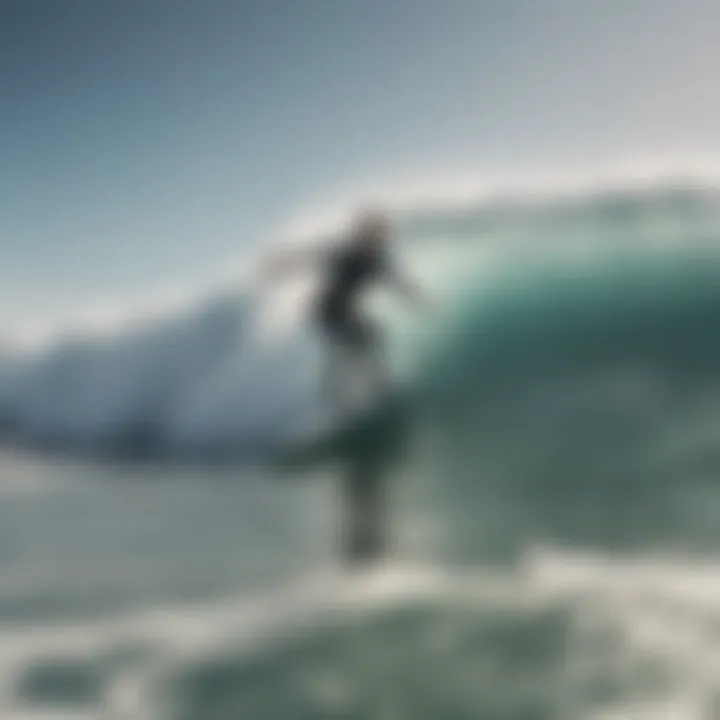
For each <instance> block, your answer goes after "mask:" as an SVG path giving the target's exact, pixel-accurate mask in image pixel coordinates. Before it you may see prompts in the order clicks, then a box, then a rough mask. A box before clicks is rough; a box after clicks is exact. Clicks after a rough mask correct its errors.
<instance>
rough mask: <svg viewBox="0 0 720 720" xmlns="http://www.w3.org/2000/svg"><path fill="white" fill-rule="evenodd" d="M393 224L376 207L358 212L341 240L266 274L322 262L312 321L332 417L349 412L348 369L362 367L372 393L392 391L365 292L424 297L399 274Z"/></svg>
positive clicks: (290, 255)
mask: <svg viewBox="0 0 720 720" xmlns="http://www.w3.org/2000/svg"><path fill="white" fill-rule="evenodd" d="M389 239H390V222H389V220H388V218H387V216H386V215H385V214H384V213H382V212H380V211H378V210H374V209H365V210H362V211H360V212H359V213H358V214H357V215H356V217H355V219H354V221H353V223H352V226H351V228H350V230H349V232H348V233H347V235H346V237H345V238H343V241H342V242H340V243H337V244H334V245H333V246H332V247H324V248H322V249H321V250H317V249H315V250H312V251H308V250H297V251H295V252H285V253H283V254H280V255H278V256H275V257H273V258H271V260H270V262H269V264H268V266H267V268H266V269H267V270H268V272H269V274H270V275H272V276H277V275H280V274H284V273H285V272H286V271H288V270H297V269H299V268H301V267H303V266H307V265H308V264H316V265H317V264H319V265H320V269H321V270H322V271H323V275H324V281H323V285H322V289H321V292H320V294H319V297H318V298H317V300H316V304H315V311H314V322H315V325H316V327H317V328H318V330H319V332H320V335H321V337H322V338H323V340H324V343H325V345H326V347H327V350H328V351H327V364H326V368H325V370H324V382H323V388H324V395H325V398H326V401H327V404H328V408H329V410H330V411H331V413H332V414H333V415H334V416H336V417H337V416H338V415H340V414H342V412H344V411H346V410H347V401H348V399H347V394H348V383H347V382H345V378H346V372H345V371H346V369H347V367H348V366H349V365H355V364H357V363H358V362H359V363H363V364H364V365H365V367H366V369H367V370H368V372H369V377H370V378H371V379H372V387H373V391H374V392H378V393H380V394H383V393H386V392H387V391H388V390H389V370H388V363H387V354H386V352H385V347H384V342H383V338H382V332H381V329H380V327H379V326H378V324H377V323H376V322H374V321H373V320H372V319H371V318H369V317H368V316H367V315H366V314H365V313H363V312H362V310H361V307H360V306H361V298H362V296H363V291H364V290H365V289H366V288H367V287H368V286H370V285H371V284H373V283H376V282H381V283H384V284H387V285H390V286H392V287H394V288H395V289H397V290H398V291H399V292H400V293H401V294H402V295H404V296H405V297H406V298H408V299H409V300H410V301H412V302H413V303H414V304H425V303H426V298H425V297H424V295H423V294H422V293H421V292H420V290H419V289H418V288H417V286H416V285H415V284H413V283H411V282H410V281H409V280H408V279H407V278H405V277H404V275H402V274H401V273H400V272H398V270H397V268H396V266H395V265H394V264H393V262H392V261H391V259H390V252H389Z"/></svg>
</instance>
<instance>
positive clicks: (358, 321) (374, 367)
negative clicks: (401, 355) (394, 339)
mask: <svg viewBox="0 0 720 720" xmlns="http://www.w3.org/2000/svg"><path fill="white" fill-rule="evenodd" d="M353 325H354V327H353V337H354V347H355V348H356V353H357V355H358V357H359V358H360V360H361V362H362V363H363V365H364V367H365V369H366V372H368V373H369V376H370V378H371V379H372V387H373V390H374V392H379V393H381V394H384V393H386V392H388V391H389V389H390V369H389V367H388V362H387V355H386V352H385V342H384V338H383V333H382V330H381V329H380V326H379V325H378V324H377V323H376V322H373V321H372V320H370V319H369V318H367V317H360V316H356V317H354V318H353Z"/></svg>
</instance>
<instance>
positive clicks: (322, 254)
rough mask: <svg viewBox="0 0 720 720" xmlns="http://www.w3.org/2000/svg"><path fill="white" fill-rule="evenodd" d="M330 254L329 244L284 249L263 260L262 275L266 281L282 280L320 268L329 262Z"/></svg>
mask: <svg viewBox="0 0 720 720" xmlns="http://www.w3.org/2000/svg"><path fill="white" fill-rule="evenodd" d="M329 254H330V249H329V247H328V245H327V244H323V245H312V246H308V245H303V246H299V247H293V248H282V249H280V250H276V251H275V252H273V253H271V254H270V255H269V256H267V257H266V258H265V259H264V260H263V262H262V263H261V267H260V275H261V278H262V279H263V280H265V281H275V280H281V279H283V278H284V277H286V276H287V275H290V274H293V273H296V272H305V271H308V270H312V269H314V268H316V267H318V266H319V265H321V264H323V263H325V262H326V261H327V258H328V256H329Z"/></svg>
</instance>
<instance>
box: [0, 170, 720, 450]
mask: <svg viewBox="0 0 720 720" xmlns="http://www.w3.org/2000/svg"><path fill="white" fill-rule="evenodd" d="M663 224H664V225H665V226H667V225H668V224H670V225H671V226H672V232H673V234H675V235H676V236H677V237H678V238H680V239H682V240H684V239H685V236H686V235H688V236H690V237H692V236H693V234H694V235H698V234H699V235H700V236H701V239H702V236H704V235H707V234H712V233H713V232H714V231H716V230H718V229H720V192H719V191H718V190H716V189H713V188H710V187H703V186H692V185H691V184H686V185H685V186H683V187H671V186H669V185H663V186H658V187H655V188H645V189H643V190H633V191H624V192H623V191H620V190H618V189H617V188H615V187H612V188H610V189H608V190H606V191H602V192H599V193H597V194H596V195H595V196H592V197H585V198H583V199H578V198H577V197H570V198H566V199H565V200H563V199H562V198H555V199H553V200H552V201H550V200H546V201H544V202H540V201H538V200H537V199H535V200H530V201H527V202H523V201H521V200H518V199H515V200H512V199H506V200H504V201H496V202H494V203H481V204H475V205H474V206H473V205H467V206H465V207H464V208H459V207H456V208H455V209H454V210H451V209H449V208H448V209H444V210H442V209H441V210H438V208H437V207H435V208H432V209H430V210H428V211H427V212H422V211H417V212H415V213H414V214H412V215H409V216H405V217H404V218H403V221H402V223H401V234H402V235H403V238H402V239H403V247H404V248H405V250H406V251H407V252H409V253H412V252H414V249H413V244H412V242H411V241H412V240H414V239H416V238H418V237H422V236H423V235H427V236H430V237H432V238H442V239H446V238H447V237H453V236H457V235H458V234H459V235H460V236H463V237H469V238H478V239H482V240H483V242H482V243H480V242H478V243H477V245H478V248H480V246H483V247H485V246H487V244H488V238H489V242H490V243H491V244H492V245H493V246H497V247H498V248H503V247H507V246H509V245H512V240H513V239H515V238H516V237H517V234H518V228H519V227H522V226H527V228H526V229H525V232H526V233H529V236H530V237H531V238H532V239H533V241H534V242H536V243H537V244H538V245H539V246H542V244H543V243H544V242H545V241H548V242H552V241H553V240H554V239H555V237H556V236H557V234H558V233H562V232H563V231H564V230H565V231H568V234H569V235H570V236H573V233H576V234H579V235H585V236H587V235H592V236H596V237H597V240H598V243H599V244H600V245H602V244H603V243H606V242H607V241H608V240H612V241H614V242H618V241H621V240H622V241H624V242H629V243H632V241H633V238H634V237H636V236H637V237H640V235H642V233H638V231H639V230H646V229H647V227H648V226H649V227H650V229H651V231H652V229H653V228H655V227H656V226H657V227H660V226H663ZM405 241H407V242H405ZM643 242H644V241H638V244H639V245H640V246H642V245H643ZM436 251H437V252H440V253H442V252H445V253H448V254H452V253H453V252H454V248H453V244H452V243H446V242H435V243H434V244H433V252H436ZM444 282H446V283H449V285H450V286H452V277H450V278H445V280H444ZM256 305H257V303H256V298H255V297H253V296H252V295H251V293H250V292H249V291H247V290H245V291H242V292H239V293H235V294H226V295H224V296H221V297H217V298H215V299H211V300H208V301H207V302H205V303H204V304H202V305H201V306H200V307H199V308H196V309H195V310H194V311H192V312H186V313H184V314H180V315H177V316H175V317H171V318H164V319H161V320H156V321H154V322H153V323H150V324H147V323H146V324H143V326H142V327H139V328H131V329H130V330H125V331H123V332H122V333H120V334H118V335H117V336H115V337H112V338H102V339H97V338H96V339H84V340H83V339H77V340H66V341H63V342H60V343H57V344H56V345H54V346H51V347H50V348H46V349H43V350H42V351H41V352H40V353H38V354H36V355H35V356H31V357H25V356H16V355H12V354H8V355H5V356H4V357H0V421H1V422H2V427H3V430H4V431H5V434H6V436H7V437H10V438H12V440H14V441H16V442H21V443H28V444H31V445H37V446H44V447H53V448H55V449H68V450H83V451H91V452H99V451H112V452H117V453H121V454H129V455H149V456H153V455H157V454H159V453H161V454H162V453H167V454H169V455H176V456H177V455H183V454H184V455H186V456H192V455H206V456H213V457H215V458H219V457H222V456H227V455H232V456H234V457H235V456H245V457H247V456H249V455H250V454H251V453H252V452H257V451H263V450H264V451H267V450H268V449H269V448H270V447H271V446H272V445H273V444H274V443H276V442H278V441H279V440H280V439H281V438H282V437H284V436H286V435H287V433H288V432H291V431H293V429H296V428H297V426H298V424H299V423H300V422H301V421H302V419H303V417H304V416H306V414H307V413H308V411H309V410H310V409H311V408H312V406H313V395H314V393H313V387H314V385H313V382H312V379H313V369H312V368H313V363H312V359H313V358H312V353H313V352H314V350H313V347H312V343H309V342H307V338H303V337H297V338H294V339H290V340H288V341H287V342H286V343H285V344H283V345H282V346H280V347H273V348H260V347H258V346H257V345H256V344H255V343H254V342H253V339H252V327H253V319H254V317H255V315H256V311H257V306H256ZM450 352H452V349H450Z"/></svg>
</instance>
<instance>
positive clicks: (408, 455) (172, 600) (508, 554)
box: [0, 185, 720, 720]
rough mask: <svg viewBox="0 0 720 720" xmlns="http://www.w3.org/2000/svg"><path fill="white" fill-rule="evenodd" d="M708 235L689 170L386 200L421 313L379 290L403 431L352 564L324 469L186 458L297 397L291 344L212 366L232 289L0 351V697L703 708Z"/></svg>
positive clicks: (714, 376) (463, 713)
mask: <svg viewBox="0 0 720 720" xmlns="http://www.w3.org/2000/svg"><path fill="white" fill-rule="evenodd" d="M719 237H720V193H718V192H717V191H715V190H713V189H712V188H707V187H700V186H693V185H685V186H683V187H678V186H677V185H673V186H659V187H652V188H644V189H641V190H637V189H636V190H622V189H612V190H605V191H602V190H601V191H597V192H593V193H591V194H588V195H582V196H580V195H575V196H560V197H545V198H542V197H534V198H530V199H528V198H525V199H519V198H514V199H506V200H498V201H495V202H486V203H483V204H474V205H473V204H471V205H467V206H465V207H459V206H456V207H451V208H434V209H432V210H430V209H427V208H426V209H424V210H421V211H417V212H415V214H412V215H410V216H408V217H406V218H405V219H404V222H403V224H402V226H401V227H400V230H399V236H398V249H399V252H400V253H401V254H402V255H403V257H404V261H405V262H406V263H407V265H408V266H409V267H410V268H411V269H412V270H413V272H415V273H416V274H417V275H418V276H419V277H421V278H423V279H424V281H425V282H426V283H427V284H428V285H429V286H431V287H432V288H433V291H434V292H435V293H436V294H437V295H438V297H441V298H442V303H441V304H440V307H439V308H438V310H437V312H436V313H435V314H433V315H432V316H430V317H428V318H427V319H426V320H425V321H423V322H413V321H412V319H410V318H408V317H406V316H403V315H402V314H400V313H399V312H398V311H397V310H394V309H391V308H389V307H387V308H386V307H385V306H381V308H380V309H381V311H382V312H385V313H386V317H387V322H388V324H389V325H390V327H391V329H392V332H391V336H392V338H393V346H392V351H393V360H394V362H395V363H396V370H397V373H398V377H399V378H400V379H401V381H402V382H403V383H404V388H405V390H404V391H405V393H406V396H407V398H408V400H409V402H410V403H411V407H412V415H411V418H412V421H411V422H410V423H409V424H408V426H407V427H403V432H402V435H403V442H402V446H401V447H400V448H399V449H398V452H397V453H394V454H393V458H392V460H393V462H392V464H389V465H388V467H387V468H386V477H387V481H388V489H389V502H390V507H389V517H390V545H389V548H388V554H387V557H385V558H384V559H383V560H382V561H380V562H378V563H377V564H375V565H373V566H368V567H366V568H363V569H362V570H351V569H349V568H346V567H344V566H343V564H342V562H341V561H340V559H339V551H338V542H337V538H338V531H339V526H340V525H341V524H342V513H341V507H340V496H339V480H340V478H339V472H338V470H337V468H334V467H332V466H329V467H322V468H311V469H309V470H307V471H306V472H303V473H302V474H299V473H298V474H296V473H281V472H279V471H277V470H270V469H269V468H268V467H267V465H265V464H263V463H262V462H260V461H258V460H257V457H254V458H253V459H254V460H255V462H254V463H253V464H252V465H250V464H248V463H225V464H217V463H214V464H211V463H209V462H208V463H204V462H203V458H205V459H207V458H209V457H210V456H209V455H198V456H193V463H191V464H188V463H186V462H185V460H186V459H187V457H186V455H184V454H183V453H182V452H181V450H183V449H184V448H185V447H186V445H187V443H189V442H190V441H191V440H192V441H193V442H194V443H195V445H193V447H203V448H204V449H205V450H209V449H212V448H213V447H216V448H219V447H222V448H225V447H226V445H225V444H224V443H225V441H226V440H227V438H228V437H229V438H233V437H236V438H237V439H238V444H242V441H243V440H247V437H248V436H243V435H242V433H243V432H246V433H249V437H250V438H251V439H252V440H253V441H255V442H259V440H260V439H262V440H263V444H262V447H263V448H267V447H269V446H270V445H268V444H266V441H267V443H270V441H273V440H274V441H278V440H279V439H281V438H282V437H283V436H284V435H283V433H285V432H287V431H288V429H289V428H293V429H294V428H295V427H296V421H297V418H299V417H302V416H304V413H305V412H306V411H307V409H308V408H307V406H306V405H307V403H308V402H309V398H311V397H312V392H311V390H309V389H308V388H310V387H311V384H308V376H307V375H303V374H302V373H300V374H298V375H292V374H291V373H288V372H287V368H289V367H296V366H297V365H298V358H299V357H303V358H305V357H306V355H305V354H304V353H305V351H306V350H307V347H306V346H305V345H303V343H304V342H306V340H307V339H306V338H303V339H298V338H295V339H294V340H292V341H290V340H288V341H287V342H286V343H284V344H282V345H281V346H276V347H275V349H274V350H273V348H270V349H264V350H263V351H262V353H261V352H260V351H259V350H258V349H257V348H254V347H253V346H251V345H249V343H248V342H240V346H241V348H240V351H239V355H238V354H236V352H237V348H236V347H235V346H234V345H233V347H232V354H230V353H231V350H230V349H229V345H230V343H228V342H227V340H226V338H227V333H225V332H223V328H225V327H229V326H231V325H233V323H234V319H235V318H238V317H241V318H242V317H245V314H246V313H248V312H249V310H248V308H249V307H251V306H252V303H250V305H248V303H247V302H246V299H243V301H242V302H241V303H240V305H242V310H241V311H237V312H236V310H235V309H228V308H229V307H231V308H236V307H237V306H236V305H234V304H233V303H235V300H232V301H228V300H227V298H225V299H223V301H222V303H223V304H222V305H218V304H212V303H211V304H210V305H209V306H208V307H209V308H210V309H209V310H208V309H206V310H203V311H200V312H194V313H193V315H192V322H185V321H184V320H183V319H182V318H181V319H180V320H177V321H173V322H174V324H172V325H171V328H172V329H173V330H172V332H170V333H169V331H168V326H167V325H166V324H165V325H162V326H160V327H159V328H157V329H153V328H152V327H151V328H149V329H148V328H144V329H143V331H142V333H139V334H138V333H137V332H135V333H131V334H130V335H129V336H127V337H125V336H122V337H116V338H112V339H110V340H108V339H103V340H102V341H98V340H95V339H85V340H83V342H82V343H80V344H74V345H72V352H70V351H69V350H68V347H69V346H68V345H67V343H66V344H64V345H63V346H62V347H60V348H57V347H50V348H44V349H42V351H41V354H40V355H39V356H36V357H34V358H33V359H32V362H29V363H28V364H27V366H24V365H23V364H22V363H20V364H18V362H17V358H12V359H9V360H8V361H6V364H5V371H4V373H0V377H2V380H3V382H2V383H0V387H2V393H0V394H1V396H2V397H1V398H0V399H1V400H2V402H1V403H0V408H1V409H2V416H3V419H4V421H5V426H6V427H8V428H9V430H8V438H9V440H8V445H7V449H6V450H5V451H4V452H3V454H2V455H0V569H1V570H2V572H0V668H1V670H0V680H1V682H0V717H2V718H6V717H7V718H9V720H16V719H20V718H54V719H56V718H72V719H73V720H75V719H76V718H77V719H80V718H94V719H95V718H97V719H98V720H100V719H103V720H104V719H105V718H108V719H109V718H113V719H114V718H133V719H135V718H138V719H140V718H148V719H152V720H155V719H158V720H164V719H167V720H195V719H197V720H226V719H228V720H229V719H231V718H232V719H235V718H250V719H251V720H255V719H258V720H262V719H264V718H268V719H279V718H283V719H284V718H289V719H294V718H308V719H309V718H313V719H315V718H317V719H320V718H328V719H333V720H334V719H335V718H348V719H350V718H352V719H353V720H355V719H357V720H361V719H365V718H367V719H368V720H400V719H404V718H408V719H413V720H415V719H417V718H420V719H422V718H428V719H430V718H432V719H440V720H443V719H448V720H450V719H452V720H460V719H465V718H467V719H471V718H472V719H487V720H531V719H532V720H540V719H545V718H547V719H548V720H555V719H558V720H564V719H565V718H567V719H570V720H583V719H585V718H587V719H588V720H591V719H592V720H595V719H598V720H601V719H602V720H609V719H610V718H613V719H618V720H619V719H622V720H626V719H627V720H630V719H635V718H642V719H646V718H647V719H648V720H661V719H663V718H677V719H680V720H695V719H698V720H705V719H708V720H712V719H713V718H720V482H719V481H718V480H719V477H718V476H719V474H720V473H719V471H720V452H719V451H718V447H720V445H719V441H720V330H718V327H720V326H719V325H718V317H720V282H719V281H720V253H719V252H718V247H720V246H719V245H718V238H719ZM218 302H219V301H218ZM378 302H379V303H382V302H383V301H382V300H379V301H378ZM228 303H230V305H228ZM219 307H222V308H224V310H223V311H222V312H220V311H219V310H218V308H219ZM198 333H200V334H201V336H202V337H203V338H204V342H203V343H202V352H199V351H198V353H196V354H193V358H194V359H193V361H192V362H189V361H187V359H186V360H185V362H184V364H183V365H182V367H181V368H179V369H178V368H177V367H175V366H173V365H172V363H173V358H174V356H175V354H176V353H173V352H169V351H167V352H162V348H165V347H166V346H167V345H168V343H170V345H171V346H172V342H175V341H174V340H173V341H172V342H171V341H170V340H168V338H177V337H181V338H182V347H183V348H195V347H196V346H198V343H197V342H196V340H195V339H196V338H197V336H198ZM241 335H242V333H241ZM293 342H294V343H296V344H295V345H293ZM158 348H160V350H159V349H158ZM273 352H274V353H275V355H274V356H273V357H275V358H276V362H275V363H268V362H267V358H268V357H270V355H268V354H267V353H270V354H272V353H273ZM230 358H232V362H231V361H230ZM238 358H239V360H238ZM277 358H279V359H277ZM236 365H240V366H241V367H242V368H243V369H242V371H240V372H238V370H237V368H236ZM168 366H172V367H173V368H174V370H173V372H172V373H167V372H166V373H162V372H159V370H158V368H163V367H165V368H167V367H168ZM230 366H232V367H230ZM310 366H311V363H310ZM303 372H305V370H303ZM158 378H162V379H163V380H164V384H163V386H162V392H156V393H154V394H153V393H150V394H149V393H148V389H152V388H154V387H156V386H157V383H158ZM168 378H170V379H168ZM108 379H114V380H115V382H114V383H111V384H112V388H113V390H112V392H109V391H108V392H107V393H103V392H102V389H103V388H105V387H106V386H107V384H108ZM175 379H177V382H178V384H179V386H181V387H182V388H183V392H182V393H180V392H179V391H177V392H176V386H174V385H173V382H174V380H175ZM263 383H265V384H263ZM68 387H70V388H72V393H70V392H69V391H68V390H67V388H68ZM238 387H239V388H240V390H241V391H242V392H241V391H240V390H237V391H236V392H237V395H232V392H231V390H232V389H233V388H238ZM39 388H40V389H42V390H39ZM63 388H64V391H63ZM98 388H100V390H99V389H98ZM188 388H190V390H188ZM50 390H52V392H50ZM61 391H62V392H61ZM148 397H151V400H152V402H149V401H148ZM263 398H265V400H266V402H265V403H264V404H262V399H263ZM283 398H291V401H288V403H287V404H284V401H283ZM120 399H124V402H120ZM130 400H132V401H133V402H131V401H130ZM258 404H260V405H262V409H263V412H262V413H261V414H260V415H258V414H257V408H258V407H259V405H258ZM289 407H291V408H293V410H294V412H293V413H289V412H288V408H289ZM253 417H254V418H255V419H256V421H257V422H256V423H255V424H253V422H252V421H253ZM291 420H292V422H291ZM68 427H71V428H72V433H69V434H68V433H64V432H63V428H65V429H67V428H68ZM98 427H102V429H103V432H102V433H101V434H98V433H97V432H96V430H97V428H98ZM138 427H141V428H142V429H143V433H144V434H143V444H142V447H143V450H144V451H145V452H144V453H142V456H143V457H142V459H140V458H139V457H138V455H137V454H132V453H131V457H125V458H124V459H123V460H122V461H121V460H119V459H118V456H117V455H116V454H110V455H108V454H105V453H103V454H102V456H98V454H97V453H95V454H94V456H93V457H88V453H87V452H86V451H87V450H88V449H90V450H92V449H93V448H102V450H103V451H105V450H107V439H108V437H121V438H123V447H127V442H126V441H127V437H128V435H127V432H128V428H131V429H134V431H136V430H137V428H138ZM395 429H397V428H395ZM40 430H42V432H40ZM180 430H182V432H180ZM376 430H377V434H376V435H374V434H373V429H372V428H370V431H369V432H368V433H367V434H366V435H365V436H364V438H363V443H362V444H361V445H360V446H359V447H360V448H361V450H362V452H363V453H370V454H372V453H373V452H380V451H381V449H382V451H383V452H384V450H385V449H386V447H387V441H386V438H384V437H381V434H382V433H385V432H386V431H387V430H388V427H387V426H383V427H378V428H376ZM49 437H51V438H52V443H51V446H52V454H48V447H49V445H48V442H47V440H48V438H49ZM213 439H214V440H218V439H219V440H222V441H223V442H220V441H219V440H218V444H217V445H213V444H212V443H211V442H210V440H213ZM10 440H12V441H10ZM201 440H202V442H200V441H201ZM159 444H162V446H163V449H164V452H163V453H162V458H161V459H159V458H157V457H155V456H154V453H153V452H150V450H152V449H154V448H155V446H156V445H159ZM191 444H192V443H191ZM20 448H22V449H20ZM80 450H81V451H85V452H79V451H80ZM355 450H357V448H355ZM59 451H61V452H59ZM71 451H72V452H71ZM90 454H91V455H93V453H90Z"/></svg>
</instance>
